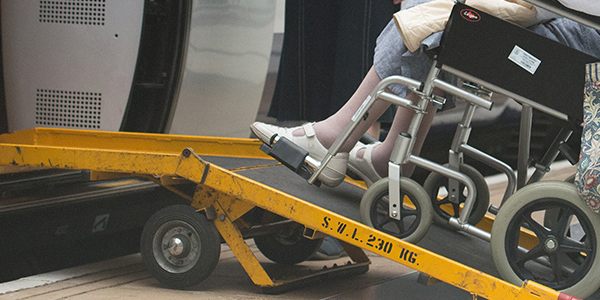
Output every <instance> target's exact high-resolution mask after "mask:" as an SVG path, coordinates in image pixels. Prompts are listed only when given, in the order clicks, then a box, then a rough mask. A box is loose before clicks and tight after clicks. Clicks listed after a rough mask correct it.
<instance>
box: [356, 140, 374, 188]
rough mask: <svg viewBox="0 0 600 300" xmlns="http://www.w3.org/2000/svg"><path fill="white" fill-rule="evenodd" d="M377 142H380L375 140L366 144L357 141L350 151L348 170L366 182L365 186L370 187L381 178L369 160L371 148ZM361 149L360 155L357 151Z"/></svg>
mask: <svg viewBox="0 0 600 300" xmlns="http://www.w3.org/2000/svg"><path fill="white" fill-rule="evenodd" d="M379 144H381V142H375V143H372V144H368V145H365V144H363V143H361V142H358V143H357V144H356V146H354V148H352V150H351V151H350V158H349V159H348V170H350V171H351V172H352V173H354V174H356V175H357V176H358V177H360V178H361V179H362V180H363V181H364V182H365V183H366V184H367V187H370V186H371V185H372V184H373V183H375V182H377V181H378V180H379V179H381V176H380V175H379V173H377V171H376V170H375V168H374V167H373V161H372V160H371V154H372V153H373V149H374V148H375V147H377V146H378V145H379ZM361 150H364V153H362V156H360V155H359V151H361Z"/></svg>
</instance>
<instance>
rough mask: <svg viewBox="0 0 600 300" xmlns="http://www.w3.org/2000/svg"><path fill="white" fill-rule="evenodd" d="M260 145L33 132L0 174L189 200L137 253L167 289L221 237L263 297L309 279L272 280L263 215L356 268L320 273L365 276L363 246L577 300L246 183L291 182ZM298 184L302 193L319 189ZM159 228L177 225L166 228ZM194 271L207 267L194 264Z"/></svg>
mask: <svg viewBox="0 0 600 300" xmlns="http://www.w3.org/2000/svg"><path fill="white" fill-rule="evenodd" d="M260 145H261V143H260V142H259V141H258V140H252V139H232V138H212V137H190V136H178V135H164V134H138V133H123V132H99V131H82V130H66V129H45V128H37V129H31V130H25V131H19V132H14V133H10V134H4V135H0V168H3V169H2V170H5V171H6V170H9V171H11V172H12V171H15V169H17V170H18V169H19V168H21V167H43V168H58V169H77V170H90V172H91V178H92V179H96V180H101V179H107V178H114V177H123V176H129V177H131V176H142V177H147V178H149V179H151V180H153V181H155V182H157V183H159V184H161V185H162V186H164V187H166V188H167V189H169V190H172V191H174V192H176V193H177V194H179V195H181V196H183V197H185V198H187V199H189V200H190V202H191V208H193V209H188V210H189V211H191V212H192V213H193V216H192V218H191V219H190V218H189V214H187V213H186V210H180V211H177V210H174V211H172V213H171V214H170V215H163V216H162V217H160V218H158V219H157V218H154V217H153V218H154V220H153V218H151V220H150V221H149V222H154V223H153V224H154V225H155V226H154V227H152V226H149V227H150V228H151V229H150V230H155V231H157V232H158V233H160V234H158V233H151V235H150V236H151V238H148V239H147V241H146V245H144V238H142V248H143V247H144V246H146V247H147V248H149V250H148V251H150V252H147V253H146V256H152V255H154V256H155V257H153V258H152V259H151V260H154V263H155V265H156V269H155V270H150V271H151V273H153V275H155V277H157V276H158V277H159V278H157V279H158V280H159V281H161V278H160V277H161V276H163V277H164V278H162V279H163V280H164V279H165V278H166V280H167V281H168V280H169V279H171V280H172V281H171V283H174V284H173V287H177V285H178V284H180V285H185V284H187V283H189V281H186V280H187V278H183V277H177V276H179V275H178V274H182V275H181V276H186V277H189V276H190V275H193V276H195V277H197V278H199V279H198V280H202V279H203V278H206V277H207V276H208V275H210V272H212V270H213V269H214V265H216V262H217V261H218V258H219V250H218V249H220V248H219V247H220V244H221V238H222V239H223V240H224V241H225V242H226V243H227V244H228V245H229V247H230V248H231V250H232V251H233V253H234V254H235V255H236V257H237V258H238V260H239V262H240V263H241V265H242V266H243V268H244V269H245V271H246V272H247V273H248V275H249V276H250V278H251V279H252V281H253V282H254V283H255V284H256V285H257V286H260V287H262V288H263V289H264V291H265V292H268V293H278V292H281V291H283V290H284V289H285V288H287V287H288V286H290V285H293V284H294V283H297V282H302V280H305V279H306V278H298V279H286V280H276V279H273V278H272V277H271V276H270V275H269V274H267V272H266V271H265V269H264V268H263V267H262V266H261V265H260V264H259V262H258V260H257V258H256V257H255V256H254V254H253V253H252V251H251V250H250V249H249V247H248V245H247V244H246V243H245V241H244V236H243V234H242V232H243V231H244V230H245V229H247V227H248V224H247V222H245V221H244V219H243V218H242V217H243V216H244V215H245V214H247V213H248V212H250V211H251V210H253V209H255V208H259V209H262V210H264V211H266V212H270V213H273V214H274V215H278V216H280V217H281V218H282V219H281V220H282V221H281V222H279V223H284V222H285V221H286V220H287V221H288V222H293V223H294V224H301V225H302V226H303V227H304V232H303V235H304V236H305V237H308V238H310V239H318V238H322V237H324V236H326V235H329V236H332V237H335V238H337V239H338V240H339V241H341V242H342V245H343V246H344V249H345V250H346V252H347V253H348V255H349V257H350V259H351V260H352V261H353V262H352V263H349V264H348V265H346V266H339V267H336V268H330V269H327V270H323V272H322V273H325V274H328V273H336V272H341V271H348V270H349V272H354V273H362V272H366V270H368V265H369V263H370V261H369V259H368V257H367V256H366V255H365V253H364V252H363V249H365V250H368V251H371V252H373V253H375V254H378V255H380V256H382V257H385V258H388V259H390V260H393V261H395V262H397V263H400V264H403V265H406V266H408V267H410V268H412V269H415V270H417V271H419V272H420V273H421V274H427V276H425V277H424V278H428V279H429V280H428V281H429V282H430V283H431V282H435V281H438V280H439V281H443V282H446V283H448V284H451V285H454V286H456V287H459V288H461V289H464V290H466V291H468V292H470V293H471V294H472V295H473V296H474V297H483V298H486V299H573V298H572V297H571V296H569V295H566V294H564V293H559V292H557V291H555V290H552V289H549V288H547V287H545V286H542V285H540V284H537V283H535V282H532V281H525V283H524V284H523V286H515V285H513V284H510V283H507V282H505V281H503V280H501V279H498V278H496V277H494V276H491V275H488V274H486V273H483V272H481V271H478V270H476V269H474V268H471V267H468V266H465V265H463V264H461V263H458V262H456V261H453V260H450V259H448V258H446V257H444V256H441V255H439V254H436V253H433V252H432V251H429V250H426V249H423V248H421V247H418V246H415V245H413V244H411V243H408V242H405V241H403V240H401V239H398V238H396V237H393V236H391V235H387V234H385V233H382V232H380V231H377V230H375V229H373V228H371V227H368V226H366V225H363V224H362V223H360V222H358V221H356V220H354V219H352V218H349V217H347V216H343V215H341V214H339V213H336V212H333V211H331V210H329V209H325V208H323V207H322V206H320V205H315V204H313V203H311V202H312V200H314V199H310V198H312V197H308V198H309V199H301V198H299V197H297V196H295V195H292V194H289V193H286V192H283V191H281V190H279V189H276V188H274V187H272V186H269V185H266V184H264V183H261V182H259V180H255V179H252V178H251V177H252V176H246V175H247V174H250V173H252V172H254V171H256V170H260V171H259V172H258V173H261V172H262V175H261V176H265V177H270V178H271V181H272V182H279V185H280V186H279V187H281V189H282V190H284V189H285V185H287V184H289V183H288V181H287V178H286V179H285V180H282V179H281V177H279V176H287V175H288V174H290V175H289V176H290V177H297V176H296V175H294V174H293V173H291V172H288V171H286V172H287V173H286V172H279V173H278V171H275V172H274V173H269V172H273V171H271V170H272V169H276V170H279V169H280V168H274V167H275V166H276V165H278V163H277V162H276V161H275V160H273V159H272V158H270V157H269V156H267V155H266V154H264V153H263V152H262V151H260V150H259V146H260ZM224 158H227V160H224ZM241 162H244V163H241ZM227 164H229V166H226V167H224V166H223V165H227ZM220 165H221V166H220ZM281 170H284V169H281ZM285 170H287V169H285ZM255 173H256V172H255ZM282 174H283V175H282ZM258 177H260V176H258ZM302 182H303V184H304V185H302V186H300V187H299V188H300V189H307V190H309V189H313V188H314V189H318V188H316V187H314V186H311V185H309V184H307V183H306V181H302ZM190 185H191V186H193V188H192V189H191V191H190V189H189V186H190ZM181 186H186V187H188V188H186V189H183V188H181ZM276 187H277V186H276ZM279 187H278V188H279ZM331 190H332V189H330V190H329V191H331ZM317 194H318V193H317ZM318 196H319V195H317V197H318ZM342 196H343V195H342ZM359 197H360V193H359ZM304 198H307V197H304ZM196 212H200V213H196ZM194 216H196V217H194ZM289 220H291V221H289ZM165 224H167V225H168V224H171V225H173V224H175V226H170V227H169V226H166V227H165V226H164V225H165ZM189 224H192V225H189ZM194 224H196V226H194ZM212 224H214V226H213V225H212ZM147 227H148V226H147ZM214 228H216V230H217V231H218V233H216V231H215V230H214ZM147 230H148V229H145V231H147ZM219 235H220V237H219ZM211 239H212V240H211ZM186 243H187V244H191V245H192V247H187V248H186V247H185V245H183V244H186ZM164 245H167V247H163V246H164ZM215 245H216V246H215ZM214 247H217V248H216V250H215V248H214ZM152 251H154V254H153V252H152ZM144 254H145V253H144V249H142V256H144ZM196 264H204V265H201V266H199V267H195V265H196ZM190 268H191V269H190ZM322 275H323V274H315V275H313V276H322ZM191 280H194V279H191ZM161 283H163V284H164V283H165V282H164V281H161ZM166 284H167V285H169V282H166Z"/></svg>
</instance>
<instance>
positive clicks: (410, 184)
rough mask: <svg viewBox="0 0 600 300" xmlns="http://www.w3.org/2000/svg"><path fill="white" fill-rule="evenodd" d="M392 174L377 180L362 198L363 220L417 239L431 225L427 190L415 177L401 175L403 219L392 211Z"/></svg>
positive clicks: (398, 234)
mask: <svg viewBox="0 0 600 300" xmlns="http://www.w3.org/2000/svg"><path fill="white" fill-rule="evenodd" d="M388 185H389V178H384V179H381V180H379V181H377V182H376V183H374V184H373V185H372V186H371V187H370V188H369V189H368V190H367V191H366V192H365V194H364V195H363V197H362V200H361V201H360V220H361V222H363V223H364V224H366V225H368V226H371V227H373V228H375V229H377V230H379V231H382V232H385V233H387V234H390V235H393V236H395V237H397V238H400V239H402V240H405V241H407V242H410V243H417V242H418V241H420V240H421V239H422V238H423V236H425V234H426V233H427V231H428V230H429V226H431V216H432V208H431V202H430V201H429V196H428V195H427V192H425V190H424V189H423V187H421V186H420V185H419V184H418V183H416V182H415V181H413V180H411V179H408V178H404V177H402V178H400V216H401V219H400V220H396V219H394V218H392V217H390V215H389V196H388V195H389V186H388Z"/></svg>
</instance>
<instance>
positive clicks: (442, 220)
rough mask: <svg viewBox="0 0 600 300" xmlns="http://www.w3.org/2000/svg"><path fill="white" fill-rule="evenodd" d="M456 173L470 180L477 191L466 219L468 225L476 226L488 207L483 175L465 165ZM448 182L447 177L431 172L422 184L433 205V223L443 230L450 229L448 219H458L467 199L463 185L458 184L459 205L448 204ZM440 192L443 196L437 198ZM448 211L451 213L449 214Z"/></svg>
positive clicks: (488, 192)
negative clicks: (459, 191)
mask: <svg viewBox="0 0 600 300" xmlns="http://www.w3.org/2000/svg"><path fill="white" fill-rule="evenodd" d="M444 166H446V167H447V166H448V165H447V164H446V165H444ZM458 171H459V172H460V173H462V174H464V175H465V176H467V177H469V178H471V180H472V181H473V183H474V184H475V188H476V189H477V197H476V198H475V204H474V205H473V209H472V210H471V214H470V215H469V218H468V219H467V220H468V222H469V224H471V225H476V224H477V223H479V221H481V219H483V217H484V216H485V214H486V212H487V209H488V207H489V205H490V190H489V188H488V185H487V183H486V182H485V179H484V178H483V175H481V173H479V171H477V170H476V169H475V168H473V167H471V166H469V165H466V164H461V165H460V166H459V169H458ZM448 180H449V179H448V178H447V177H444V176H443V175H441V174H439V173H435V172H431V173H430V174H429V176H427V179H426V180H425V182H424V183H423V188H424V189H425V190H426V191H427V193H428V194H429V197H430V199H431V204H432V205H433V212H434V214H433V222H434V223H435V224H437V225H439V226H442V227H445V228H451V227H450V225H448V220H449V219H450V217H455V218H458V217H459V215H460V208H461V205H462V204H464V203H465V200H466V198H467V189H466V187H465V185H464V184H462V183H460V184H459V189H460V190H461V191H462V192H461V193H460V198H459V202H460V203H458V204H457V203H452V202H450V199H449V194H448V191H449V187H448ZM444 189H445V191H444ZM440 191H442V192H443V194H444V195H442V197H441V198H440V197H439V196H440ZM448 211H451V213H449V212H448Z"/></svg>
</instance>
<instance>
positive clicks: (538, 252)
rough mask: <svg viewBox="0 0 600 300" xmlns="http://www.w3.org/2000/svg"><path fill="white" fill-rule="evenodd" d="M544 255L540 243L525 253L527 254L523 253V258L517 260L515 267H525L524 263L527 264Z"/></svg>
mask: <svg viewBox="0 0 600 300" xmlns="http://www.w3.org/2000/svg"><path fill="white" fill-rule="evenodd" d="M545 254H546V251H544V246H543V245H542V244H541V243H539V244H537V245H535V247H533V248H531V250H529V251H527V253H525V255H524V256H522V257H521V258H519V259H517V261H516V263H517V265H520V266H525V263H526V262H528V261H530V260H534V259H536V258H538V257H540V256H543V255H545Z"/></svg>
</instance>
